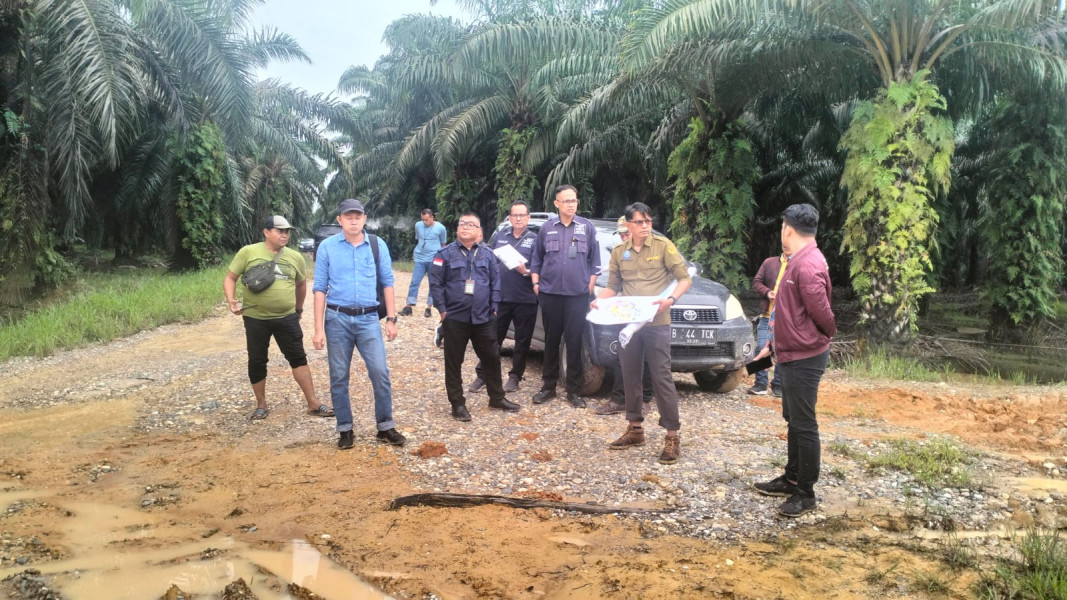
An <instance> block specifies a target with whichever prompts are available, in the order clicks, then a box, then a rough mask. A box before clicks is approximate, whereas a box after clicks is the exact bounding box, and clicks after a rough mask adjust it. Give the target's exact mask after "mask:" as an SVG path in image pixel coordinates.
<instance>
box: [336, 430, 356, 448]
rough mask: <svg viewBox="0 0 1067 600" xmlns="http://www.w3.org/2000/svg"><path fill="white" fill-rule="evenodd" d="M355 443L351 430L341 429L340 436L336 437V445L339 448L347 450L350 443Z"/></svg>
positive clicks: (350, 445)
mask: <svg viewBox="0 0 1067 600" xmlns="http://www.w3.org/2000/svg"><path fill="white" fill-rule="evenodd" d="M354 443H356V438H355V434H354V433H352V430H351V429H349V430H348V431H342V432H341V436H340V437H339V438H337V447H338V448H340V449H341V450H348V449H349V448H351V447H352V444H354Z"/></svg>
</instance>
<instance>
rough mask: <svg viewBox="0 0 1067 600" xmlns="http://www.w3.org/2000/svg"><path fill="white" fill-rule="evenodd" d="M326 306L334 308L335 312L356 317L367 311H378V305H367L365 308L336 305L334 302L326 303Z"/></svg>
mask: <svg viewBox="0 0 1067 600" xmlns="http://www.w3.org/2000/svg"><path fill="white" fill-rule="evenodd" d="M326 308H328V309H330V310H336V311H337V312H339V313H341V314H343V315H348V316H350V317H358V316H360V315H365V314H367V313H372V312H378V305H377V304H375V305H374V306H368V307H366V308H348V307H347V306H337V305H336V304H327V305H326Z"/></svg>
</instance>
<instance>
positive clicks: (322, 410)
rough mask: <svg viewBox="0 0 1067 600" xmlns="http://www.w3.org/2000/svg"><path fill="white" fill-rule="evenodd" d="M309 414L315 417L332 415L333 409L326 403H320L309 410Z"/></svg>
mask: <svg viewBox="0 0 1067 600" xmlns="http://www.w3.org/2000/svg"><path fill="white" fill-rule="evenodd" d="M308 414H309V415H311V416H313V417H332V416H333V409H332V408H330V407H329V406H326V405H325V404H320V405H319V407H318V408H313V409H310V410H308Z"/></svg>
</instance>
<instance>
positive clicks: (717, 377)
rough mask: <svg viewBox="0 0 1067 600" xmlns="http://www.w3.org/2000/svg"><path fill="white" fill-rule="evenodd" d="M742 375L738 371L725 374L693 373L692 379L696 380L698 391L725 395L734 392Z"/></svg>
mask: <svg viewBox="0 0 1067 600" xmlns="http://www.w3.org/2000/svg"><path fill="white" fill-rule="evenodd" d="M743 375H744V374H743V373H742V372H741V370H740V369H738V370H736V371H725V372H720V371H697V372H696V373H693V378H694V379H696V380H697V385H699V386H700V389H702V390H704V391H706V392H715V393H716V394H725V393H727V392H732V391H734V389H736V388H737V386H739V385H741V379H742V377H743Z"/></svg>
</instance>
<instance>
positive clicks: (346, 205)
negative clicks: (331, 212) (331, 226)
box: [337, 198, 367, 215]
mask: <svg viewBox="0 0 1067 600" xmlns="http://www.w3.org/2000/svg"><path fill="white" fill-rule="evenodd" d="M352 211H356V212H361V213H363V214H366V213H367V210H366V209H365V208H363V203H362V202H360V201H359V200H356V199H355V198H349V199H348V200H344V201H342V202H341V206H338V207H337V214H339V215H343V214H345V213H346V212H352Z"/></svg>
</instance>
